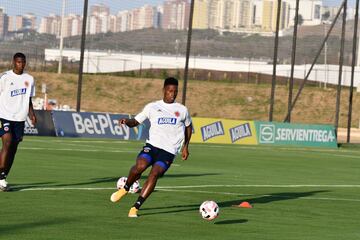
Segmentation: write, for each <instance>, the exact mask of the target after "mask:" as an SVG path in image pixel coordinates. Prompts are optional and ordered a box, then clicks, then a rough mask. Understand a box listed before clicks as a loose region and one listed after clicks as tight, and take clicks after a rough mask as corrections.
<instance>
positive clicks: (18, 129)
mask: <svg viewBox="0 0 360 240" xmlns="http://www.w3.org/2000/svg"><path fill="white" fill-rule="evenodd" d="M24 128H25V122H15V121H9V120H6V119H3V118H0V137H2V136H3V135H4V134H6V133H11V135H12V140H13V141H16V142H21V141H22V139H23V136H24Z"/></svg>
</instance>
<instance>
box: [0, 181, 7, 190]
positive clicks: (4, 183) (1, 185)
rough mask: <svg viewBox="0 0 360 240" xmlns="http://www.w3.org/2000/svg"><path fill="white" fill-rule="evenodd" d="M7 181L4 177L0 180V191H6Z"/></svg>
mask: <svg viewBox="0 0 360 240" xmlns="http://www.w3.org/2000/svg"><path fill="white" fill-rule="evenodd" d="M8 188H9V187H8V182H7V181H6V180H5V179H1V180H0V191H3V192H6V191H7V190H8Z"/></svg>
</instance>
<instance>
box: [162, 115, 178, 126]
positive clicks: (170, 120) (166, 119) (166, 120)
mask: <svg viewBox="0 0 360 240" xmlns="http://www.w3.org/2000/svg"><path fill="white" fill-rule="evenodd" d="M158 124H159V125H162V124H171V125H175V124H176V118H170V117H162V118H158Z"/></svg>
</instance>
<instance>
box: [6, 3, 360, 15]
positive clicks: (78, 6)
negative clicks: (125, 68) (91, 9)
mask: <svg viewBox="0 0 360 240" xmlns="http://www.w3.org/2000/svg"><path fill="white" fill-rule="evenodd" d="M163 2H164V0H89V6H91V5H93V4H96V3H103V4H105V5H107V6H109V7H110V11H111V13H113V14H116V13H117V12H118V11H120V10H128V9H133V8H137V7H140V6H143V5H145V4H149V5H153V6H156V5H161V4H162V3H163ZM341 2H342V0H324V5H328V6H329V5H330V6H336V5H340V4H341ZM66 3H67V7H66V11H65V12H66V14H68V13H77V14H79V13H82V11H83V4H84V1H83V0H66ZM61 6H62V0H0V7H3V8H5V12H6V13H7V14H8V15H9V16H15V15H22V14H25V13H28V12H32V13H34V14H35V15H37V16H48V15H49V13H55V14H58V15H60V13H61ZM349 6H350V7H351V6H353V7H354V6H355V0H349Z"/></svg>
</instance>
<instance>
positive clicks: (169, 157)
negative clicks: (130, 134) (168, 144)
mask: <svg viewBox="0 0 360 240" xmlns="http://www.w3.org/2000/svg"><path fill="white" fill-rule="evenodd" d="M139 157H141V158H144V159H146V160H147V161H148V163H149V165H154V164H156V165H159V166H160V167H162V168H163V169H164V170H165V171H167V170H168V169H169V167H170V165H171V164H172V162H173V161H174V158H175V155H174V154H172V153H169V152H167V151H165V150H163V149H161V148H157V147H154V146H152V145H151V144H149V143H146V145H145V146H144V147H143V150H142V151H141V152H140V153H139V155H138V158H139Z"/></svg>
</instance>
